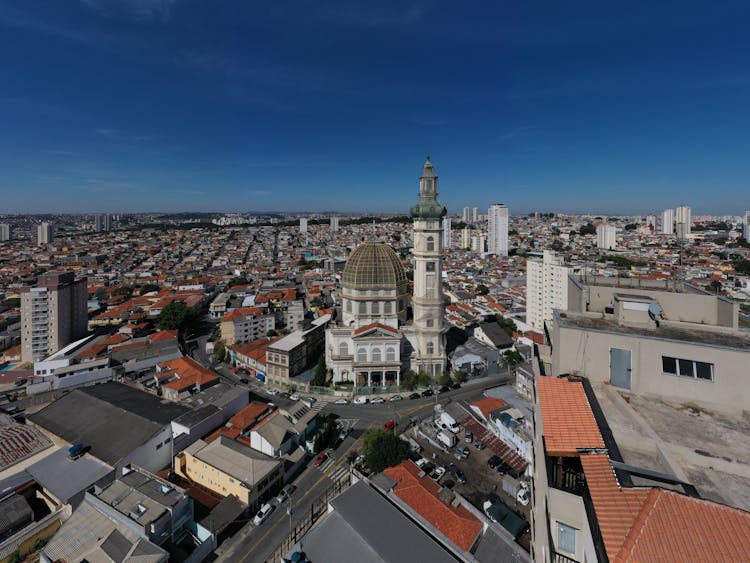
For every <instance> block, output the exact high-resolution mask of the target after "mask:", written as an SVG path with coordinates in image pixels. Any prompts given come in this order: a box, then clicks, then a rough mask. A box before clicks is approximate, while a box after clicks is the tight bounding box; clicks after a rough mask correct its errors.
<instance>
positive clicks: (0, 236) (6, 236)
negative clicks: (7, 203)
mask: <svg viewBox="0 0 750 563" xmlns="http://www.w3.org/2000/svg"><path fill="white" fill-rule="evenodd" d="M10 236H11V232H10V225H8V224H7V223H0V242H2V241H5V240H10Z"/></svg>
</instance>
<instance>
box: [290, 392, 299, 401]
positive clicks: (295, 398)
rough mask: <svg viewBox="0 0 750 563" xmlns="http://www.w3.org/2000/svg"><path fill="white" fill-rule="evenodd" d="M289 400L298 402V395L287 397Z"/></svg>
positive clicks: (293, 394)
mask: <svg viewBox="0 0 750 563" xmlns="http://www.w3.org/2000/svg"><path fill="white" fill-rule="evenodd" d="M289 398H290V399H291V400H292V401H299V393H292V394H291V395H289Z"/></svg>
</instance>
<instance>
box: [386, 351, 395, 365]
mask: <svg viewBox="0 0 750 563" xmlns="http://www.w3.org/2000/svg"><path fill="white" fill-rule="evenodd" d="M385 359H386V361H388V362H395V361H396V349H395V348H388V349H387V350H386V351H385Z"/></svg>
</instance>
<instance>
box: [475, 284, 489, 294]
mask: <svg viewBox="0 0 750 563" xmlns="http://www.w3.org/2000/svg"><path fill="white" fill-rule="evenodd" d="M489 292H490V288H489V287H487V286H486V285H484V284H481V283H480V284H479V285H477V295H487V294H488V293H489Z"/></svg>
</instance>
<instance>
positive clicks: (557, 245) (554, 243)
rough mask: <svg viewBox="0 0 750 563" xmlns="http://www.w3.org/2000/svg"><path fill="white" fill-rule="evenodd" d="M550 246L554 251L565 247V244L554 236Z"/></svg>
mask: <svg viewBox="0 0 750 563" xmlns="http://www.w3.org/2000/svg"><path fill="white" fill-rule="evenodd" d="M550 248H551V249H552V250H554V251H555V252H560V251H561V250H563V249H564V248H565V245H564V244H563V242H562V241H561V240H560V239H559V238H556V239H555V240H553V241H552V244H551V245H550Z"/></svg>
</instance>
